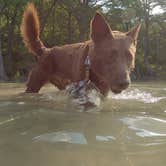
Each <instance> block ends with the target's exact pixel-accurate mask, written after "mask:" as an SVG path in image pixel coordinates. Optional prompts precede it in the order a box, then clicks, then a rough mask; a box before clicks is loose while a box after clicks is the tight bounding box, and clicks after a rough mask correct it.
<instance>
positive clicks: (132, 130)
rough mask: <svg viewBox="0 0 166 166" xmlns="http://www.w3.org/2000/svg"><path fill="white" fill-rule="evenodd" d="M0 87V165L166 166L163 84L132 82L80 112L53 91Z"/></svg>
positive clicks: (72, 103) (61, 93)
mask: <svg viewBox="0 0 166 166" xmlns="http://www.w3.org/2000/svg"><path fill="white" fill-rule="evenodd" d="M23 90H24V85H20V84H0V165H1V166H166V84H165V83H159V82H153V83H138V84H132V87H130V88H129V89H128V90H127V91H126V92H123V93H122V94H120V95H113V94H110V95H109V97H108V99H107V100H105V101H103V102H101V103H100V106H99V107H96V108H91V109H87V110H83V108H82V107H81V106H80V105H79V104H78V103H77V101H75V100H73V99H70V98H69V97H68V96H67V95H66V94H65V93H64V92H57V91H56V90H55V89H54V87H46V88H44V89H43V90H42V91H41V93H40V94H38V95H32V94H26V95H25V94H20V92H23Z"/></svg>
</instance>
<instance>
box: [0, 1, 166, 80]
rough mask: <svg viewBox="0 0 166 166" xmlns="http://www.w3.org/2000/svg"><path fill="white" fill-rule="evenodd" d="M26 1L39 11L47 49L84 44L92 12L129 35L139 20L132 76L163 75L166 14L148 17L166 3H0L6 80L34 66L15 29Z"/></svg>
mask: <svg viewBox="0 0 166 166" xmlns="http://www.w3.org/2000/svg"><path fill="white" fill-rule="evenodd" d="M28 2H34V3H35V5H36V7H37V9H38V11H39V16H40V22H41V38H42V41H43V42H44V43H45V45H46V46H48V47H51V46H53V45H62V44H66V43H75V42H80V41H84V40H87V39H88V38H89V30H90V29H89V24H90V20H91V18H92V17H93V15H94V13H95V11H96V10H100V11H102V12H103V13H104V15H105V16H106V18H107V20H108V22H109V23H110V25H111V28H112V29H117V30H121V31H128V30H129V29H130V28H131V27H132V26H134V25H136V24H137V23H140V22H142V29H141V33H140V35H139V42H138V50H137V56H136V59H137V60H136V69H135V77H136V78H138V79H141V78H143V77H144V76H145V75H146V76H148V74H149V72H148V69H151V71H152V72H151V73H153V74H154V75H155V74H156V73H159V74H157V75H162V74H160V73H166V67H165V66H166V56H165V51H166V49H165V48H166V12H165V13H164V12H163V13H161V14H158V15H152V14H151V13H152V9H153V8H154V6H160V7H161V8H162V9H163V10H165V9H166V1H163V0H134V1H133V0H126V1H124V0H33V1H29V0H0V41H1V42H0V43H1V47H0V48H1V52H2V55H3V59H4V66H5V70H6V73H7V76H8V77H9V79H16V78H19V79H20V78H22V77H25V76H26V75H27V73H28V71H29V69H30V68H31V65H32V64H33V63H34V59H33V57H32V56H29V53H28V51H27V50H26V48H25V47H24V45H23V43H22V38H21V36H20V28H19V27H20V22H21V17H22V14H23V10H24V8H25V5H26V4H27V3H28ZM147 42H148V45H147ZM147 46H148V48H147ZM147 62H148V63H147Z"/></svg>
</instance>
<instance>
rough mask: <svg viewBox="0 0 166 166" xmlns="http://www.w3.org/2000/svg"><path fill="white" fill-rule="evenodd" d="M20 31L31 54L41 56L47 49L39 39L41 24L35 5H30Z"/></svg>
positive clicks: (24, 15) (25, 12)
mask: <svg viewBox="0 0 166 166" xmlns="http://www.w3.org/2000/svg"><path fill="white" fill-rule="evenodd" d="M20 30H21V35H22V37H23V41H24V43H25V46H26V47H27V48H28V49H29V51H30V52H31V53H33V54H34V55H37V56H40V55H41V54H42V53H43V50H44V48H45V47H44V45H43V43H42V41H41V40H40V38H39V35H40V22H39V18H38V14H37V10H36V8H35V7H34V5H33V3H28V5H27V7H26V9H25V11H24V14H23V18H22V23H21V27H20Z"/></svg>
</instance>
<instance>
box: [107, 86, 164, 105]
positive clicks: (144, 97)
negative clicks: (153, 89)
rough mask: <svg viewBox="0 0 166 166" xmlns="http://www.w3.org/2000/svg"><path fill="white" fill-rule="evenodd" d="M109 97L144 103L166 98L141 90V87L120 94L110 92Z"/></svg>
mask: <svg viewBox="0 0 166 166" xmlns="http://www.w3.org/2000/svg"><path fill="white" fill-rule="evenodd" d="M108 98H113V99H117V100H119V99H120V100H138V101H142V102H144V103H157V102H159V101H160V100H163V99H166V97H165V96H164V97H154V96H152V94H151V93H149V92H145V91H141V90H139V89H134V90H131V91H123V92H122V93H120V94H117V95H115V94H109V95H108Z"/></svg>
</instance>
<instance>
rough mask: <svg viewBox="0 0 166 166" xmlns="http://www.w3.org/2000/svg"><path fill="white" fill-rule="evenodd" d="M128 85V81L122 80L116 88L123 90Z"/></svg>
mask: <svg viewBox="0 0 166 166" xmlns="http://www.w3.org/2000/svg"><path fill="white" fill-rule="evenodd" d="M129 84H130V81H128V80H124V81H119V82H118V84H117V86H118V87H119V88H121V89H125V88H127V87H128V86H129Z"/></svg>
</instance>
